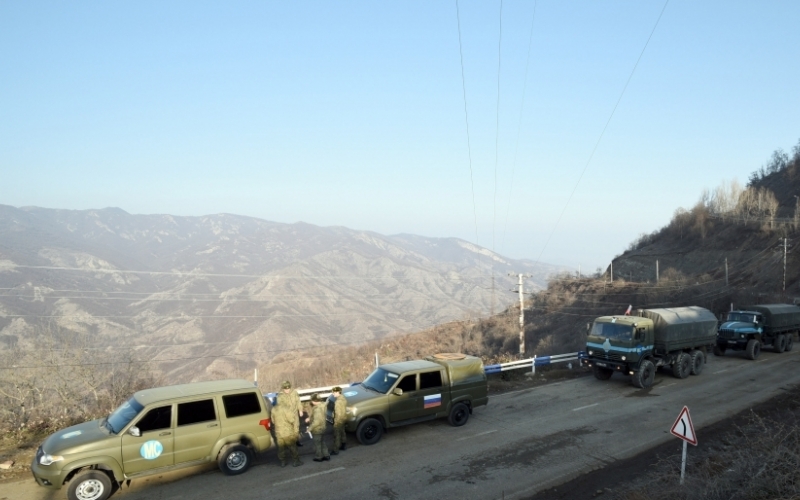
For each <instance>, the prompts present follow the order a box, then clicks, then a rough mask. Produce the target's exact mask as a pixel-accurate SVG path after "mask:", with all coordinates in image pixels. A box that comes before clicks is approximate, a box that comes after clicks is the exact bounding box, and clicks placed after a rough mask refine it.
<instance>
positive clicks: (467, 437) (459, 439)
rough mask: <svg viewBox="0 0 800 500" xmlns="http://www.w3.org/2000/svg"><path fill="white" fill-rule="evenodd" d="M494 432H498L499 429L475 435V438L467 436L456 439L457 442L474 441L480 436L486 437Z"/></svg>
mask: <svg viewBox="0 0 800 500" xmlns="http://www.w3.org/2000/svg"><path fill="white" fill-rule="evenodd" d="M493 432H497V429H492V430H490V431H486V432H481V433H480V434H475V435H474V436H466V437H462V438H458V439H456V441H463V440H465V439H472V438H476V437H478V436H485V435H487V434H491V433H493Z"/></svg>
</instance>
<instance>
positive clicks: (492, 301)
mask: <svg viewBox="0 0 800 500" xmlns="http://www.w3.org/2000/svg"><path fill="white" fill-rule="evenodd" d="M492 316H494V271H492Z"/></svg>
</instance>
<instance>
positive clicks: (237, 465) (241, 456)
mask: <svg viewBox="0 0 800 500" xmlns="http://www.w3.org/2000/svg"><path fill="white" fill-rule="evenodd" d="M252 463H253V452H252V451H251V450H250V448H248V447H247V446H245V445H243V444H235V445H232V446H231V445H228V446H226V447H225V448H223V449H222V451H221V452H220V453H219V458H217V465H219V470H221V471H222V472H223V473H224V474H225V475H226V476H235V475H237V474H242V473H243V472H245V471H247V469H249V468H250V465H251V464H252Z"/></svg>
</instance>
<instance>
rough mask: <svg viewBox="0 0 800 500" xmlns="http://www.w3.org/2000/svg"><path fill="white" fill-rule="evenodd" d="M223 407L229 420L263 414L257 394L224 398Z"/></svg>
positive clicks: (251, 393) (249, 393) (250, 393)
mask: <svg viewBox="0 0 800 500" xmlns="http://www.w3.org/2000/svg"><path fill="white" fill-rule="evenodd" d="M222 405H223V406H224V407H225V416H226V417H228V418H233V417H241V416H242V415H251V414H253V413H261V405H260V404H259V402H258V396H257V395H256V393H255V392H248V393H245V394H231V395H228V396H222Z"/></svg>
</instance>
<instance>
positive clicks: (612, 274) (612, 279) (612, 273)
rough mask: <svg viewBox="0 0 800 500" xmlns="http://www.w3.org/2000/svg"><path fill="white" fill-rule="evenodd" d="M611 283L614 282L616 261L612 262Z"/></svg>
mask: <svg viewBox="0 0 800 500" xmlns="http://www.w3.org/2000/svg"><path fill="white" fill-rule="evenodd" d="M611 282H612V283H613V282H614V261H613V260H612V261H611Z"/></svg>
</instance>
